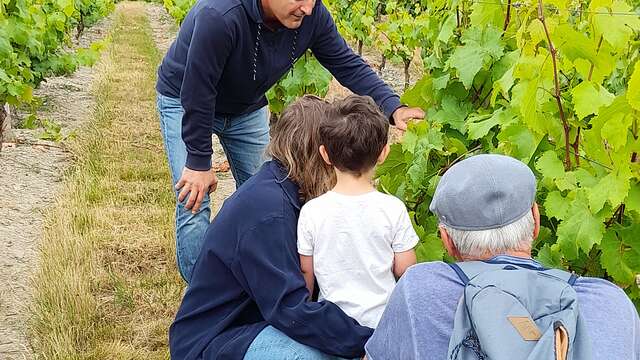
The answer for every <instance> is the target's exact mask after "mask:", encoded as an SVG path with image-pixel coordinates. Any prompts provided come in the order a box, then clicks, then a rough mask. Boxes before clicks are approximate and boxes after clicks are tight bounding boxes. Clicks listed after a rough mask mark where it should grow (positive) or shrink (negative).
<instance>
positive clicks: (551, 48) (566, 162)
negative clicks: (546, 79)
mask: <svg viewBox="0 0 640 360" xmlns="http://www.w3.org/2000/svg"><path fill="white" fill-rule="evenodd" d="M538 20H540V22H541V23H542V27H543V28H544V33H545V35H546V36H547V43H548V44H549V52H550V53H551V61H552V62H553V82H554V86H555V93H554V94H553V97H554V98H555V99H556V103H557V104H558V111H559V112H560V119H561V120H562V127H563V128H564V145H565V149H564V167H565V169H566V170H570V169H571V157H570V156H569V153H570V151H569V149H570V147H571V143H570V140H569V130H570V129H569V123H568V122H567V119H566V117H565V114H564V109H563V108H562V97H561V96H560V81H559V80H558V59H557V56H556V55H557V52H558V50H557V49H556V48H555V47H554V46H553V42H552V41H551V36H550V35H549V29H548V28H547V22H546V21H545V19H544V11H543V6H542V0H538Z"/></svg>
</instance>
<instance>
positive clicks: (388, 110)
mask: <svg viewBox="0 0 640 360" xmlns="http://www.w3.org/2000/svg"><path fill="white" fill-rule="evenodd" d="M315 11H318V12H319V15H318V23H317V24H316V28H315V34H314V36H315V39H314V41H313V43H312V45H311V51H313V54H314V55H315V57H316V58H317V59H318V61H320V63H321V64H322V65H323V66H324V67H325V68H327V69H328V70H329V71H330V72H331V74H333V76H335V77H336V79H338V81H339V82H340V84H342V85H344V86H346V87H347V88H349V90H351V91H353V92H354V93H356V94H358V95H368V96H371V98H373V100H375V102H376V103H377V104H378V106H380V108H381V109H382V111H383V112H384V114H385V115H386V116H387V117H388V118H389V119H391V114H393V112H394V111H395V110H396V109H397V108H399V107H400V106H401V105H400V97H398V95H396V94H395V93H394V92H393V90H391V88H390V87H389V86H388V85H387V84H385V82H384V81H382V79H380V78H379V77H378V75H376V73H375V72H374V71H373V70H371V67H370V66H369V65H367V64H366V63H365V62H364V60H362V58H361V57H360V56H358V55H357V54H355V53H354V52H353V50H351V48H350V47H349V46H348V45H347V43H346V42H345V41H344V39H343V38H342V36H341V35H340V34H339V33H338V29H337V28H336V24H335V23H334V22H333V18H331V14H329V11H328V10H327V8H326V7H325V6H324V4H320V5H319V6H317V7H316V9H315Z"/></svg>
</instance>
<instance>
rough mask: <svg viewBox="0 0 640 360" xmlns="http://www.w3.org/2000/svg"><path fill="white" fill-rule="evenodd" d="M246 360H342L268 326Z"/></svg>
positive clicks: (253, 343) (250, 348) (246, 356)
mask: <svg viewBox="0 0 640 360" xmlns="http://www.w3.org/2000/svg"><path fill="white" fill-rule="evenodd" d="M244 360H342V358H339V357H335V356H331V355H327V354H325V353H322V352H320V350H317V349H314V348H312V347H310V346H307V345H303V344H300V343H299V342H297V341H295V340H293V339H291V338H290V337H288V336H287V335H285V334H284V333H282V332H281V331H280V330H278V329H276V328H274V327H273V326H267V327H266V328H264V330H262V331H261V332H260V334H258V336H256V338H255V339H254V340H253V342H252V343H251V345H249V349H247V353H246V354H245V355H244Z"/></svg>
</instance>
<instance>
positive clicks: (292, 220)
mask: <svg viewBox="0 0 640 360" xmlns="http://www.w3.org/2000/svg"><path fill="white" fill-rule="evenodd" d="M328 106H329V105H328V104H327V103H326V102H324V101H323V100H321V99H319V98H316V97H309V96H307V97H303V98H302V99H300V100H298V101H296V102H295V103H293V104H292V105H291V106H289V108H287V110H285V112H284V113H283V115H282V117H281V118H280V119H279V120H278V122H277V123H276V124H275V125H274V126H273V128H272V139H271V144H270V145H269V148H268V155H270V156H271V157H272V158H273V160H271V161H268V162H267V163H265V164H264V165H263V166H262V168H261V169H260V170H259V171H258V173H257V174H256V175H254V176H253V177H252V178H251V179H249V180H248V181H247V182H246V183H244V184H243V185H242V186H241V187H240V188H238V190H237V191H236V192H235V193H234V194H233V195H232V196H231V197H230V198H229V199H227V200H226V201H225V203H224V205H223V206H222V209H220V212H219V213H218V215H217V216H216V217H215V219H214V220H213V222H212V223H211V225H210V226H209V228H208V230H207V232H206V234H205V240H204V245H203V248H202V251H201V252H200V256H199V258H198V261H197V262H196V264H195V268H194V271H193V276H192V278H191V282H190V284H189V287H188V289H187V292H186V294H185V296H184V299H183V300H182V304H181V306H180V309H179V310H178V314H177V315H176V319H175V321H174V323H173V324H172V325H171V329H170V331H169V340H170V347H171V356H172V358H173V359H247V360H253V359H261V360H269V359H274V360H275V359H278V360H286V359H301V360H304V359H308V360H311V359H313V360H315V359H335V358H336V357H347V358H354V357H359V356H362V355H364V351H363V347H364V343H365V342H366V341H367V339H368V338H369V336H371V333H372V329H370V328H367V327H362V326H360V325H359V324H358V323H357V322H356V321H355V320H353V319H352V318H350V317H349V316H347V315H346V314H345V313H344V312H342V310H340V309H339V308H338V307H337V306H336V305H334V304H333V303H331V302H320V303H318V302H310V301H309V293H308V291H307V288H306V286H305V281H304V278H303V277H302V273H301V271H300V262H299V257H298V253H297V247H296V240H297V239H296V228H297V221H298V216H299V213H300V207H301V205H302V204H303V203H304V202H305V201H307V200H309V199H311V198H314V197H316V196H318V195H320V194H322V193H324V192H326V191H327V190H328V189H329V188H330V186H331V185H332V172H331V169H330V168H328V167H326V166H324V163H323V161H322V158H321V157H320V154H319V152H318V147H319V145H320V144H319V142H318V127H319V124H320V120H321V118H322V116H324V114H326V113H327V107H328Z"/></svg>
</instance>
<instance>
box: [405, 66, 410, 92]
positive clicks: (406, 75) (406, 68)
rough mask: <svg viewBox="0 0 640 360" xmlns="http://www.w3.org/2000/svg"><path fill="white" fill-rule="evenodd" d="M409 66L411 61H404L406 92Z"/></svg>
mask: <svg viewBox="0 0 640 360" xmlns="http://www.w3.org/2000/svg"><path fill="white" fill-rule="evenodd" d="M410 65H411V60H405V61H404V90H405V91H407V89H408V88H409V80H410V79H409V77H410V75H409V66H410Z"/></svg>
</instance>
